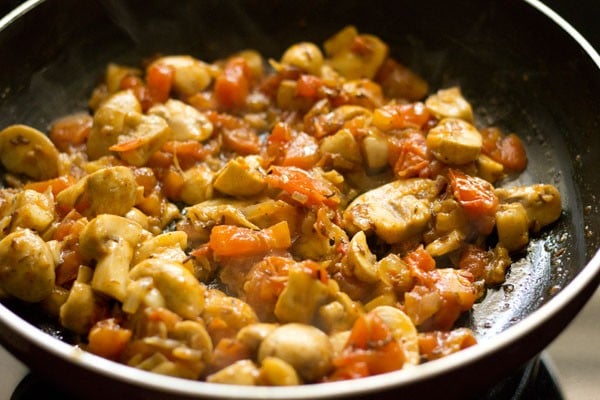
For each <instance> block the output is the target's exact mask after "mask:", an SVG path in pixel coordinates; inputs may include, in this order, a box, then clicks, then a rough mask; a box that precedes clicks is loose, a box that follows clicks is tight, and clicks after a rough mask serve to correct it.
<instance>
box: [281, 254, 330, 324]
mask: <svg viewBox="0 0 600 400" xmlns="http://www.w3.org/2000/svg"><path fill="white" fill-rule="evenodd" d="M330 299H331V291H330V289H329V287H328V286H327V285H325V284H324V283H323V282H321V281H320V280H319V279H316V278H315V277H313V276H312V274H311V273H310V272H307V271H306V268H303V267H301V266H299V265H297V264H296V265H295V266H293V267H290V270H289V272H288V277H287V283H286V285H285V288H284V289H283V291H282V292H281V294H280V295H279V297H278V299H277V302H276V303H275V311H274V312H275V316H276V317H277V319H278V320H279V321H281V322H300V323H304V324H310V323H311V322H312V320H313V319H314V317H315V313H316V312H317V310H318V308H319V307H320V306H322V305H323V304H325V303H326V302H327V301H328V300H330Z"/></svg>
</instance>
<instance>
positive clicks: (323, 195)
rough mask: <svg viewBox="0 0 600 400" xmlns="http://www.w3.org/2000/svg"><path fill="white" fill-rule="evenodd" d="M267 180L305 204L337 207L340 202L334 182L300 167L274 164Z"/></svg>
mask: <svg viewBox="0 0 600 400" xmlns="http://www.w3.org/2000/svg"><path fill="white" fill-rule="evenodd" d="M266 180H267V183H268V184H269V185H271V186H272V187H275V188H279V189H282V190H283V191H285V192H287V193H288V194H289V195H290V196H291V197H292V198H293V199H295V200H298V201H300V202H301V203H302V204H303V205H305V206H320V205H325V206H328V207H336V206H337V205H338V204H339V202H340V199H339V195H338V193H337V192H336V190H335V189H334V187H333V185H332V184H330V183H329V182H327V181H325V180H324V179H317V178H315V177H313V176H312V175H311V174H310V173H308V172H307V171H305V170H303V169H300V168H296V167H283V166H277V165H274V166H272V167H271V169H270V170H269V175H267V178H266Z"/></svg>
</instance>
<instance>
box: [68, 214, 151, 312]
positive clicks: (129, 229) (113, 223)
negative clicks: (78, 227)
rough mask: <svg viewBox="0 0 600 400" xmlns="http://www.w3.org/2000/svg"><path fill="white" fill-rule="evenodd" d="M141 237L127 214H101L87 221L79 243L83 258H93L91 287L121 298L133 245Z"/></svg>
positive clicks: (139, 231) (141, 233) (140, 231)
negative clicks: (93, 266)
mask: <svg viewBox="0 0 600 400" xmlns="http://www.w3.org/2000/svg"><path fill="white" fill-rule="evenodd" d="M142 238H143V229H142V227H141V226H140V225H139V224H138V223H136V222H134V221H131V220H129V219H127V218H123V217H119V216H116V215H110V214H102V215H99V216H97V217H96V218H94V219H92V220H91V221H90V222H88V224H87V225H86V226H85V227H84V228H83V231H82V232H81V235H80V237H79V246H80V249H81V254H82V255H83V257H84V259H86V260H95V261H96V267H95V270H94V276H93V277H92V281H91V286H92V288H93V289H94V290H96V291H98V292H101V293H104V294H106V295H108V296H110V297H113V298H115V299H117V300H119V301H121V302H122V301H123V300H124V299H125V296H126V294H127V285H128V283H129V268H130V263H131V260H132V258H133V254H134V248H135V247H136V246H137V244H138V243H139V242H140V241H141V240H142Z"/></svg>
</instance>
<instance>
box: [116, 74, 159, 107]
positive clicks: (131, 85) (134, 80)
mask: <svg viewBox="0 0 600 400" xmlns="http://www.w3.org/2000/svg"><path fill="white" fill-rule="evenodd" d="M121 89H123V90H126V89H129V90H131V91H132V92H133V94H134V95H135V97H136V98H137V99H138V101H139V102H140V104H141V105H142V110H144V111H146V110H148V109H149V108H150V107H151V106H152V98H151V97H150V92H149V91H148V88H147V87H146V85H145V84H144V81H143V80H142V79H141V78H140V77H139V76H135V75H126V76H124V77H123V79H121Z"/></svg>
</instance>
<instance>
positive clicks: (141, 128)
mask: <svg viewBox="0 0 600 400" xmlns="http://www.w3.org/2000/svg"><path fill="white" fill-rule="evenodd" d="M170 138H171V129H170V128H169V125H168V124H167V122H166V121H165V120H164V119H163V118H161V117H159V116H157V115H140V116H138V117H137V118H133V117H132V118H129V119H127V121H126V127H125V129H124V131H123V132H122V134H121V135H119V137H118V138H117V143H115V144H113V145H112V146H110V147H109V148H108V150H110V151H114V152H116V153H117V154H118V156H119V158H120V159H122V160H124V161H127V162H128V163H129V164H131V165H135V166H138V167H139V166H143V165H145V164H146V162H147V161H148V159H149V158H150V156H152V154H154V153H155V152H156V151H157V150H159V149H160V148H161V147H162V145H163V144H165V143H166V142H167V141H168V140H169V139H170Z"/></svg>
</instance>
